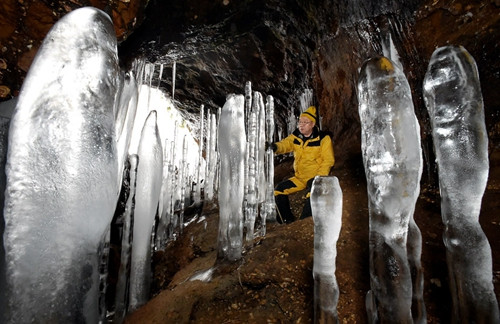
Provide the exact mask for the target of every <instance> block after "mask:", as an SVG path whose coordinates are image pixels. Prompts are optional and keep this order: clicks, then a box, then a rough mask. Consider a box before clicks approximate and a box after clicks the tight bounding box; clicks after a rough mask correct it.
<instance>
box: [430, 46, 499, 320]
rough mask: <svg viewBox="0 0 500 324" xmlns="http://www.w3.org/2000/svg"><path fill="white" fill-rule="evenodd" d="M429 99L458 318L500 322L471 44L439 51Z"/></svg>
mask: <svg viewBox="0 0 500 324" xmlns="http://www.w3.org/2000/svg"><path fill="white" fill-rule="evenodd" d="M424 100H425V104H426V106H427V110H428V111H429V116H430V119H431V125H432V137H433V140H434V150H435V153H436V161H437V164H438V168H439V189H440V192H441V216H442V219H443V223H444V224H445V229H444V235H443V240H444V244H445V246H446V257H447V263H448V272H449V277H450V289H451V295H452V300H453V322H454V323H500V316H499V310H498V302H497V299H496V296H495V292H494V287H493V281H492V278H493V274H492V267H493V265H492V257H491V247H490V245H489V243H488V239H487V238H486V236H485V234H484V232H483V230H482V229H481V226H480V224H479V213H480V210H481V200H482V197H483V194H484V190H485V188H486V182H487V180H488V172H489V163H488V133H487V132H486V126H485V122H484V108H483V97H482V94H481V86H480V83H479V74H478V71H477V67H476V63H475V61H474V58H473V57H472V56H471V55H470V54H469V52H467V50H466V49H465V48H463V47H461V46H460V47H455V46H446V47H441V48H438V49H437V50H436V51H434V53H433V54H432V57H431V59H430V63H429V67H428V69H427V73H426V75H425V78H424Z"/></svg>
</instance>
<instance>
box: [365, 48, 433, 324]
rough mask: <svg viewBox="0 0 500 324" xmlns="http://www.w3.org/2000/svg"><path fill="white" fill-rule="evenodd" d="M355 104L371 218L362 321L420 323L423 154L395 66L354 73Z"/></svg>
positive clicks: (371, 65) (379, 63)
mask: <svg viewBox="0 0 500 324" xmlns="http://www.w3.org/2000/svg"><path fill="white" fill-rule="evenodd" d="M358 101H359V116H360V121H361V148H362V153H363V163H364V168H365V173H366V179H367V189H368V202H369V213H370V221H369V226H370V229H369V233H370V234H369V235H370V239H369V241H370V284H371V291H370V292H369V293H368V294H367V301H366V302H367V312H368V317H369V320H370V322H377V321H380V322H382V323H409V322H411V321H412V320H414V321H415V322H417V323H421V322H425V320H426V319H425V318H426V315H425V307H424V304H423V298H422V286H423V284H422V280H423V275H422V269H421V266H420V254H421V246H422V242H421V235H420V231H419V229H418V227H417V226H416V224H415V222H414V221H413V212H414V209H415V203H416V200H417V197H418V195H419V191H420V184H419V183H420V177H421V173H422V153H421V149H420V131H419V129H420V127H419V124H418V121H417V119H416V117H415V113H414V110H413V102H412V97H411V90H410V87H409V85H408V81H407V80H406V77H405V75H404V74H403V72H402V71H401V70H400V69H399V67H398V66H396V65H394V64H393V63H392V62H391V61H390V60H389V59H387V58H385V57H378V58H373V59H370V60H368V61H367V62H365V64H364V65H363V67H362V68H361V72H360V77H359V81H358ZM410 238H411V239H410ZM412 273H413V274H415V278H413V280H412V277H411V275H412ZM412 281H413V287H412ZM412 299H413V303H414V308H415V309H417V312H416V313H415V314H413V319H412V312H411V309H412Z"/></svg>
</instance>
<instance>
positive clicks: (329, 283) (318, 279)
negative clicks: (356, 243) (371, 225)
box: [311, 176, 342, 323]
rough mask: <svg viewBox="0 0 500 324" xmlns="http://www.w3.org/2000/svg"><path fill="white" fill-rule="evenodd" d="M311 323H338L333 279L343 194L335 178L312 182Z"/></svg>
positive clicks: (336, 298) (335, 286) (336, 286)
mask: <svg viewBox="0 0 500 324" xmlns="http://www.w3.org/2000/svg"><path fill="white" fill-rule="evenodd" d="M311 210H312V216H313V220H314V264H313V278H314V323H338V313H337V303H338V300H339V286H338V284H337V278H336V277H335V269H336V264H335V260H336V258H337V240H338V238H339V235H340V228H341V227H342V190H341V188H340V185H339V180H338V179H337V177H320V176H317V177H315V178H314V181H313V184H312V188H311Z"/></svg>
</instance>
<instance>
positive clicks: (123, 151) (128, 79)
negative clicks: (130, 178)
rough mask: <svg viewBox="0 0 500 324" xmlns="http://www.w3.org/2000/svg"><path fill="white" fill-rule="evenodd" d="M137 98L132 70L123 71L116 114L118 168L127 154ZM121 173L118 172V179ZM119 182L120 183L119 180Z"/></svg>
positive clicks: (121, 165) (120, 167)
mask: <svg viewBox="0 0 500 324" xmlns="http://www.w3.org/2000/svg"><path fill="white" fill-rule="evenodd" d="M138 98H139V90H138V87H137V82H136V79H135V77H134V73H133V72H132V71H130V72H128V73H125V75H124V78H123V86H122V89H121V93H120V98H119V104H118V107H117V109H118V111H117V116H116V138H117V143H116V147H117V151H118V167H119V169H122V168H123V165H124V162H125V159H126V158H127V155H128V148H129V145H130V140H131V138H132V128H133V126H134V119H135V114H136V111H137V102H138ZM121 175H122V174H121V173H120V178H119V179H120V180H121ZM119 183H121V181H119Z"/></svg>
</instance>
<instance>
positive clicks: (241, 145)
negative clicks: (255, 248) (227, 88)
mask: <svg viewBox="0 0 500 324" xmlns="http://www.w3.org/2000/svg"><path fill="white" fill-rule="evenodd" d="M218 144H219V152H220V163H221V164H220V174H219V179H220V180H219V183H220V184H219V211H220V217H219V234H218V245H217V257H218V258H219V259H225V260H229V261H235V260H238V259H240V258H241V252H242V243H243V209H242V206H243V191H244V190H243V189H244V164H245V163H244V162H245V154H246V152H245V150H246V134H245V118H244V97H243V95H235V94H231V95H229V96H228V98H227V100H226V103H225V104H224V107H223V108H222V112H221V116H220V122H219V136H218Z"/></svg>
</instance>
